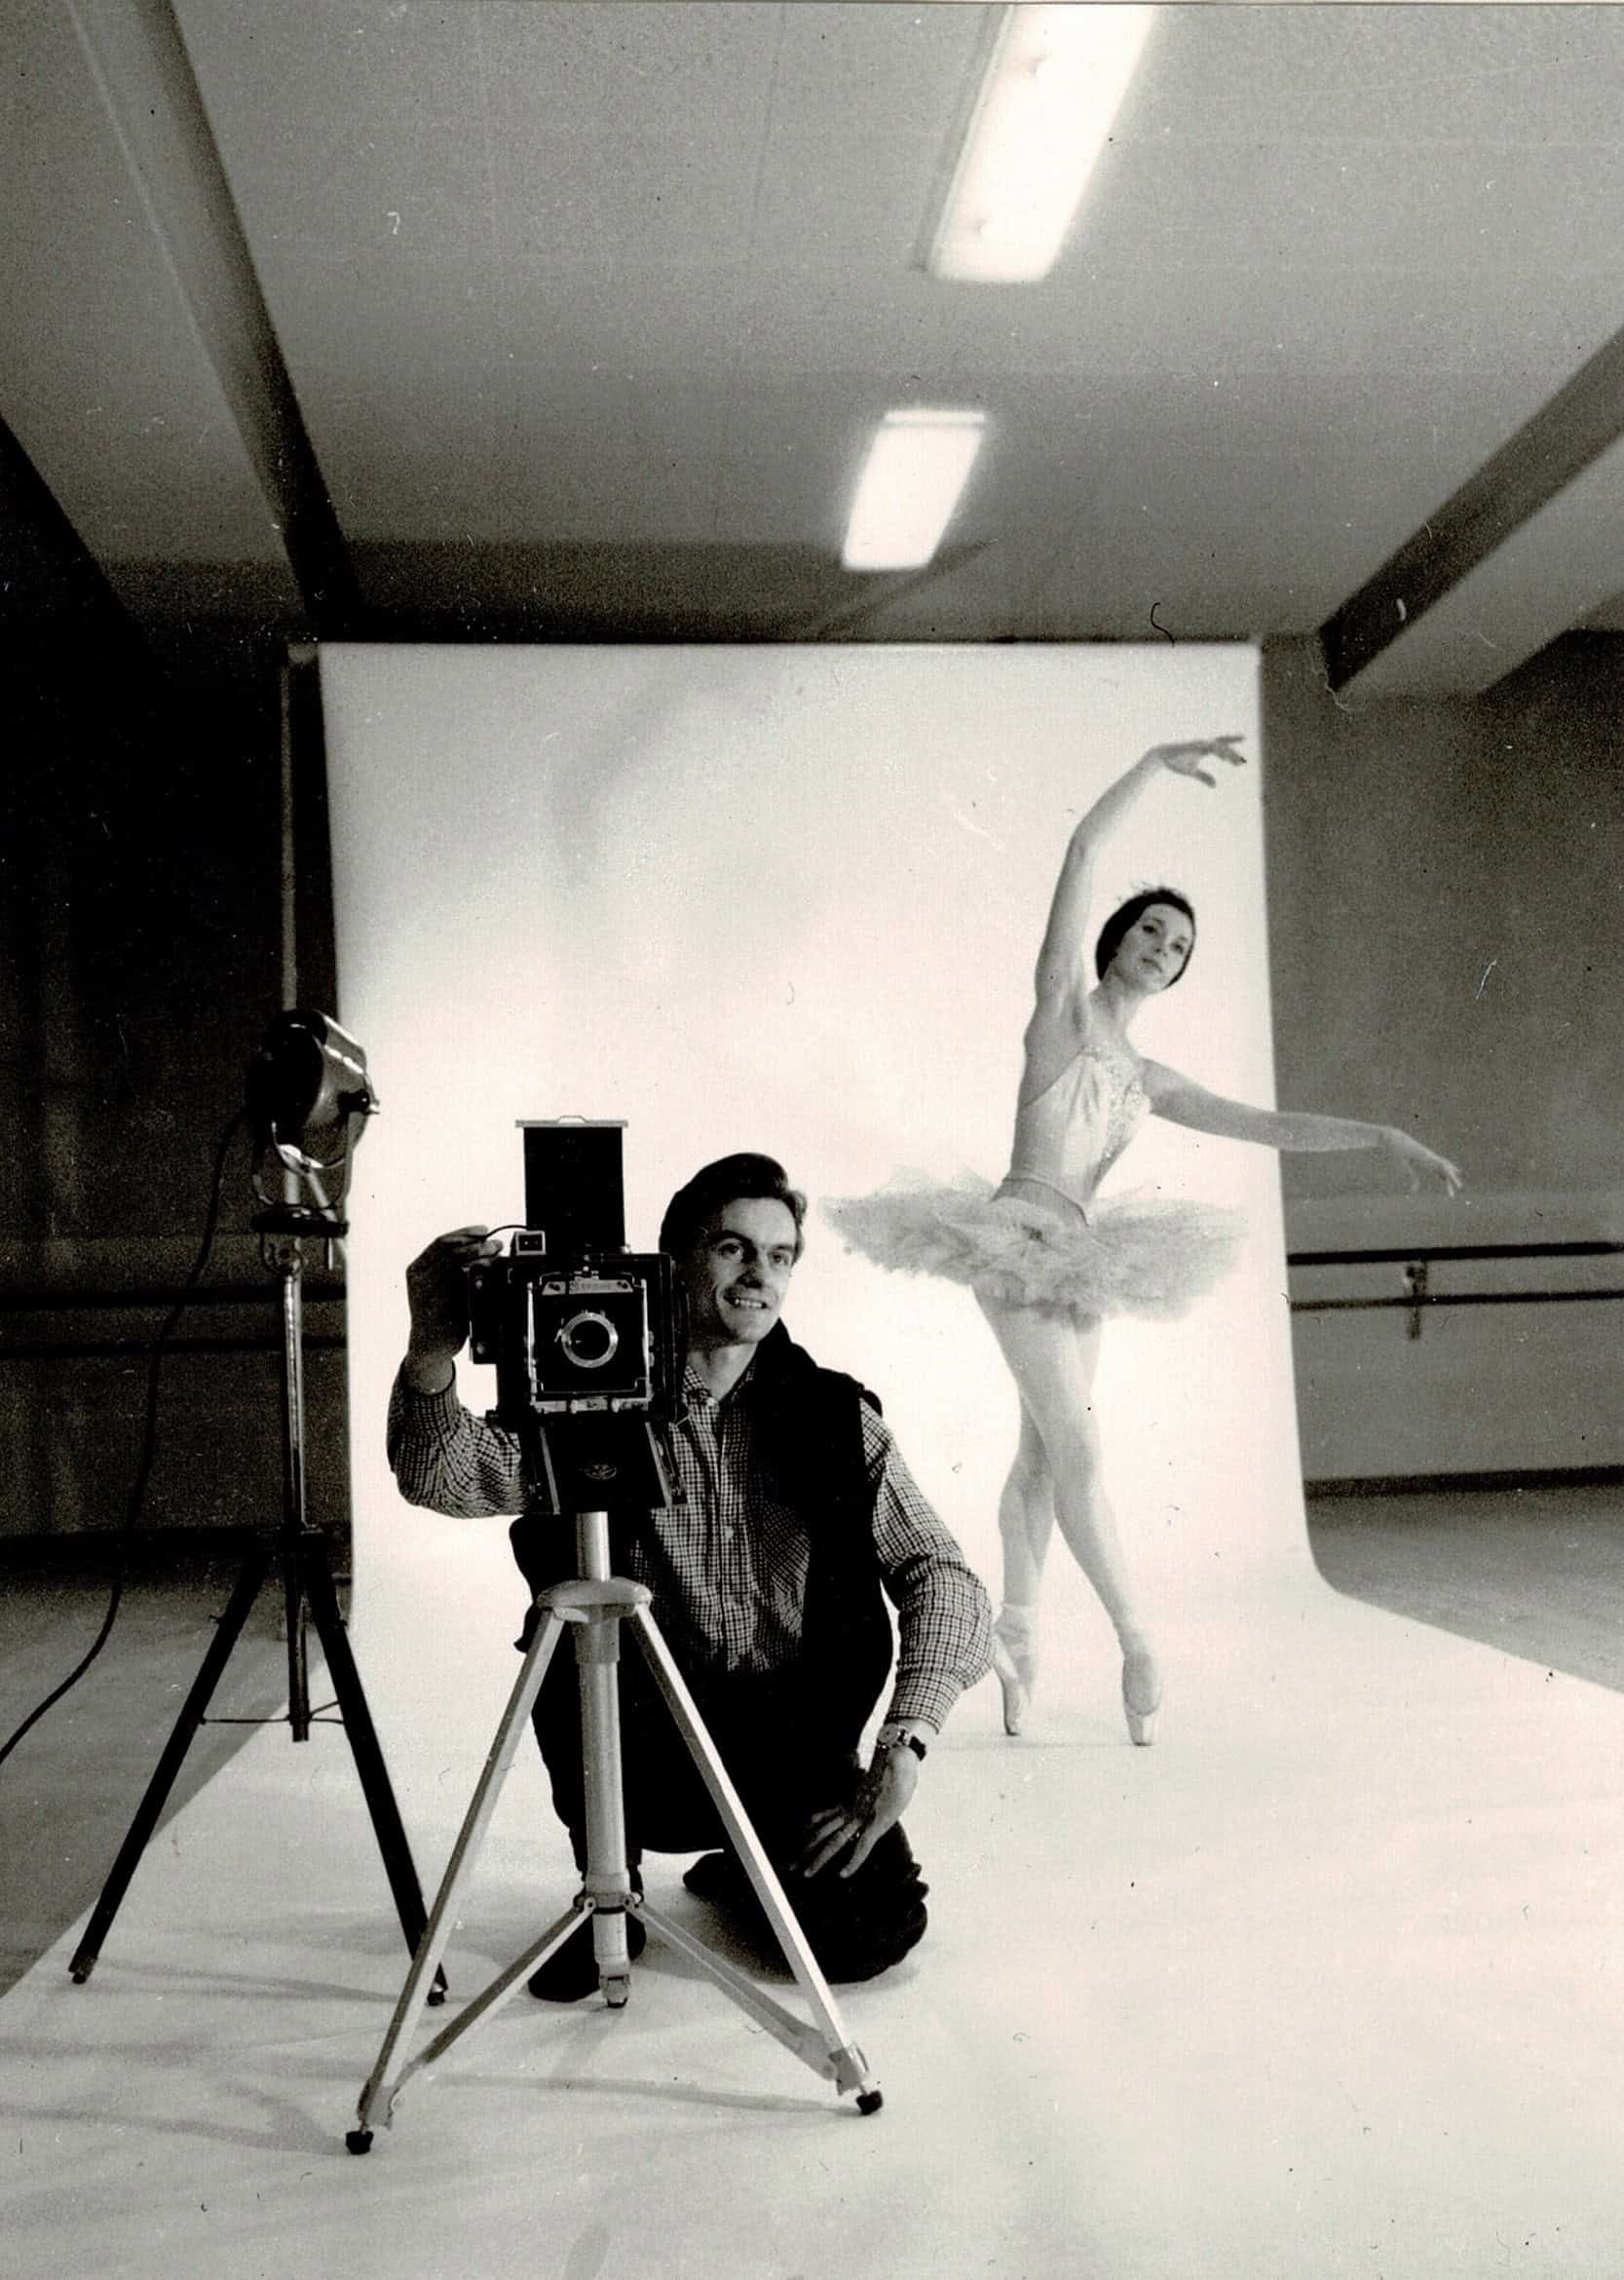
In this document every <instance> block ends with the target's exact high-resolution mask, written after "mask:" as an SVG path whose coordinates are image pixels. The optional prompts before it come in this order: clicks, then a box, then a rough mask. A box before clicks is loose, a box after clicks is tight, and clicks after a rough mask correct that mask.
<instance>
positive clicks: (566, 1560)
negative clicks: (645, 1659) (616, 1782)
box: [509, 1322, 891, 1750]
mask: <svg viewBox="0 0 1624 2280" xmlns="http://www.w3.org/2000/svg"><path fill="white" fill-rule="evenodd" d="M751 1388H752V1390H751V1395H750V1398H751V1399H752V1401H753V1404H754V1416H753V1420H752V1425H753V1432H752V1451H751V1463H752V1468H753V1471H754V1472H755V1475H756V1477H757V1479H758V1480H759V1483H760V1486H761V1489H762V1491H763V1493H764V1494H765V1495H767V1496H768V1497H770V1498H771V1499H772V1500H773V1501H774V1502H777V1503H781V1504H786V1505H788V1506H789V1508H790V1509H791V1510H792V1511H793V1512H795V1514H796V1515H797V1517H798V1518H799V1519H800V1521H801V1523H802V1525H803V1526H804V1528H805V1529H806V1531H807V1535H808V1538H809V1539H810V1541H811V1546H812V1554H811V1560H810V1563H809V1567H808V1574H807V1589H806V1599H805V1603H804V1616H803V1624H802V1652H801V1653H800V1655H799V1656H798V1658H797V1659H796V1661H795V1662H794V1663H793V1664H792V1665H790V1666H789V1667H788V1668H787V1669H785V1670H783V1671H779V1672H775V1673H773V1674H771V1676H764V1677H759V1678H746V1679H741V1680H739V1681H738V1682H737V1687H738V1690H739V1691H740V1692H741V1693H744V1692H749V1693H754V1694H756V1695H759V1696H760V1708H761V1714H762V1715H764V1716H772V1717H774V1719H786V1720H788V1719H797V1718H799V1717H801V1716H802V1715H805V1716H806V1717H807V1718H809V1719H810V1720H812V1722H814V1724H815V1726H816V1728H817V1729H819V1730H820V1731H821V1732H822V1733H824V1734H825V1735H827V1736H828V1737H829V1738H830V1740H838V1742H839V1745H840V1747H841V1748H842V1749H845V1750H854V1749H855V1748H856V1746H857V1742H858V1738H859V1736H860V1734H861V1732H862V1729H863V1726H864V1725H865V1723H866V1722H867V1719H868V1717H869V1715H870V1713H871V1712H872V1710H873V1708H874V1705H875V1703H876V1702H877V1701H878V1699H879V1696H880V1692H881V1690H882V1688H883V1687H884V1686H885V1684H886V1680H887V1677H888V1673H889V1670H890V1661H891V1628H890V1619H889V1616H888V1613H887V1608H886V1599H885V1594H884V1590H883V1587H882V1585H881V1582H880V1565H879V1558H878V1555H877V1553H876V1551H875V1546H874V1498H873V1493H872V1491H871V1489H870V1487H869V1484H868V1475H867V1468H866V1466H865V1464H864V1463H863V1437H862V1404H863V1403H864V1402H865V1401H866V1402H868V1403H869V1405H870V1406H871V1407H872V1408H873V1409H874V1410H875V1411H876V1412H878V1410H879V1407H880V1404H879V1402H878V1401H877V1400H876V1399H875V1397H874V1395H873V1394H872V1393H870V1392H869V1391H868V1390H867V1388H866V1387H862V1386H860V1385H859V1384H858V1383H857V1381H856V1379H855V1378H849V1377H846V1376H845V1375H844V1374H843V1373H842V1372H840V1371H839V1370H826V1369H823V1368H821V1367H820V1366H819V1365H818V1363H816V1362H814V1361H813V1360H812V1356H811V1354H809V1353H808V1352H807V1351H806V1350H805V1349H803V1348H802V1347H799V1346H797V1345H796V1344H795V1342H794V1340H793V1339H792V1338H791V1337H790V1335H789V1333H788V1331H787V1330H785V1328H784V1327H783V1324H782V1323H781V1322H780V1323H775V1324H774V1328H773V1329H772V1330H771V1331H770V1333H769V1334H768V1336H767V1337H766V1338H765V1339H764V1340H763V1341H762V1344H761V1347H760V1348H759V1349H758V1351H757V1353H756V1357H755V1360H754V1362H753V1364H752V1365H751ZM652 1525H653V1521H652V1518H651V1516H649V1515H646V1514H641V1513H638V1514H615V1515H612V1516H611V1518H610V1523H609V1537H610V1550H611V1556H612V1560H613V1563H614V1565H615V1567H616V1569H617V1570H618V1571H623V1569H624V1567H625V1564H626V1551H625V1547H626V1545H627V1544H628V1542H630V1541H631V1540H634V1539H635V1537H636V1536H637V1534H638V1533H639V1532H641V1531H643V1530H646V1529H648V1528H649V1527H651V1526H652ZM509 1533H510V1540H511V1542H512V1546H513V1556H514V1558H515V1559H516V1560H517V1562H518V1565H519V1568H520V1570H521V1571H522V1573H523V1575H524V1577H525V1580H526V1582H528V1583H529V1585H530V1587H531V1589H532V1590H539V1589H541V1588H542V1587H543V1586H544V1585H546V1584H548V1583H554V1582H558V1581H561V1580H562V1579H563V1578H564V1577H567V1576H569V1575H571V1574H573V1572H574V1568H575V1541H574V1533H573V1528H572V1525H571V1523H570V1522H569V1521H568V1520H559V1519H553V1518H548V1517H544V1516H540V1515H532V1514H529V1513H526V1514H525V1515H524V1516H523V1517H521V1518H520V1519H518V1520H515V1521H514V1523H513V1525H512V1527H511V1529H510V1532H509ZM654 1613H655V1616H656V1619H657V1620H658V1619H659V1615H660V1609H659V1606H658V1604H657V1605H656V1607H655V1610H654ZM533 1628H534V1619H533V1617H532V1620H531V1621H530V1622H527V1623H526V1626H525V1633H524V1643H527V1642H528V1639H529V1637H530V1636H531V1633H532V1631H533ZM638 1659H639V1658H637V1657H635V1656H627V1657H626V1658H624V1659H623V1664H622V1669H623V1678H624V1679H625V1680H628V1681H629V1680H630V1679H631V1674H632V1669H633V1666H634V1665H635V1664H636V1663H637V1661H638ZM561 1661H562V1658H558V1660H557V1661H555V1669H557V1668H559V1667H560V1666H561ZM688 1675H689V1674H687V1673H686V1672H685V1673H684V1676H685V1677H686V1676H688ZM551 1676H552V1674H551V1673H549V1679H550V1678H551ZM638 1677H639V1678H641V1677H642V1673H641V1671H640V1670H639V1671H638ZM720 1683H721V1682H715V1681H712V1682H711V1686H712V1689H714V1687H715V1686H716V1685H717V1684H720ZM637 1691H641V1688H638V1689H637ZM726 1691H728V1692H729V1693H730V1694H732V1693H733V1692H734V1691H735V1687H734V1683H733V1682H731V1681H730V1682H727V1683H726ZM711 1706H712V1707H714V1708H717V1709H724V1708H725V1707H726V1705H724V1704H722V1703H721V1702H720V1701H719V1700H718V1701H714V1702H713V1704H712V1705H711ZM700 1707H701V1709H702V1710H703V1709H705V1708H706V1703H705V1699H704V1689H702V1688H701V1690H700Z"/></svg>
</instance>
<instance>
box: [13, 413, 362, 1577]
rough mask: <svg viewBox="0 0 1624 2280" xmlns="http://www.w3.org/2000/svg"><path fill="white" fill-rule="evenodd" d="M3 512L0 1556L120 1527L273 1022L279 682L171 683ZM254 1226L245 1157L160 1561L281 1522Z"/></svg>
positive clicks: (232, 1186) (229, 1199) (22, 489)
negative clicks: (27, 1542)
mask: <svg viewBox="0 0 1624 2280" xmlns="http://www.w3.org/2000/svg"><path fill="white" fill-rule="evenodd" d="M0 493H4V496H3V498H0V506H3V507H4V508H5V509H6V510H7V511H8V514H9V520H8V524H7V540H6V546H7V550H8V558H7V560H6V561H5V563H4V565H3V566H4V568H5V570H6V571H7V573H8V575H7V577H6V579H5V602H4V607H3V609H0V703H3V706H4V712H5V717H6V720H7V724H8V745H9V768H8V771H7V772H6V774H5V775H4V778H3V787H0V936H3V949H4V955H3V960H0V1114H3V1117H4V1128H5V1130H6V1132H7V1134H8V1135H9V1144H8V1146H7V1147H6V1149H5V1151H4V1152H3V1156H0V1430H3V1431H4V1433H5V1437H6V1444H7V1448H8V1458H9V1462H8V1463H7V1465H6V1467H5V1468H4V1471H3V1473H0V1484H3V1485H0V1536H10V1537H18V1536H51V1535H60V1534H69V1533H76V1532H79V1531H84V1530H97V1531H99V1530H108V1529H112V1528H116V1527H117V1526H118V1525H119V1522H120V1520H121V1518H122V1516H123V1512H124V1509H125V1505H126V1501H127V1499H128V1496H129V1492H130V1488H131V1485H132V1479H133V1476H134V1472H135V1467H136V1461H137V1455H138V1450H139V1444H140V1437H141V1420H142V1416H143V1412H144V1405H145V1397H146V1379H147V1366H146V1364H147V1350H148V1349H149V1348H150V1342H151V1340H152V1337H153V1335H154V1334H155V1332H156V1330H157V1328H158V1325H159V1323H160V1322H161V1320H162V1318H163V1315H164V1313H165V1311H167V1307H168V1303H169V1301H170V1298H171V1297H172V1296H173V1295H174V1294H175V1293H176V1292H177V1291H178V1287H179V1285H180V1284H181V1283H182V1281H183V1280H184V1279H185V1276H186V1274H187V1273H188V1271H189V1270H190V1268H191V1267H192V1264H193V1262H194V1260H195V1258H196V1256H197V1254H198V1251H199V1247H200V1244H201V1240H202V1236H203V1233H204V1228H205V1223H206V1218H207V1214H208V1202H209V1195H210V1188H211V1175H212V1170H213V1165H214V1160H215V1157H216V1151H217V1144H218V1141H219V1137H220V1135H221V1133H222V1131H223V1129H224V1127H225V1126H226V1124H227V1123H228V1121H229V1120H230V1119H231V1118H232V1117H233V1116H234V1115H235V1114H236V1112H237V1111H238V1110H239V1109H240V1108H241V1106H242V1105H243V1098H244V1085H245V1070H246V1065H247V1061H248V1057H249V1054H250V1052H251V1051H252V1049H253V1047H254V1046H255V1045H257V1043H258V1042H259V1040H260V1038H261V1037H262V1036H263V1034H264V1031H265V1029H266V1026H267V1024H268V1022H269V1021H270V1020H271V1018H272V1016H273V1015H274V1013H275V1012H276V1010H277V1008H278V1007H279V1004H280V987H281V960H280V933H281V868H282V864H281V789H280V786H281V691H280V686H279V674H278V661H277V659H276V656H275V655H274V654H271V653H264V654H260V655H259V656H257V657H245V656H244V654H243V653H242V652H241V650H237V651H234V653H233V655H232V660H231V669H230V671H229V672H228V673H227V674H226V675H225V676H224V677H222V678H218V679H212V680H209V679H204V678H202V677H201V676H188V675H185V674H177V673H176V672H174V671H173V670H172V669H163V668H161V667H160V666H159V665H158V664H157V663H156V662H155V661H154V659H153V658H152V657H151V656H150V655H149V654H148V652H147V651H146V650H145V649H144V647H143V645H142V643H141V642H140V640H139V639H138V638H137V637H136V636H135V634H134V633H133V630H132V628H131V627H129V625H128V624H127V623H126V622H125V621H124V619H123V618H122V616H121V614H120V613H119V612H118V610H117V608H116V606H115V605H114V604H113V603H112V601H111V599H110V597H109V596H107V595H106V594H105V593H104V592H103V591H101V590H100V589H99V586H98V582H97V581H96V579H95V576H94V571H92V570H90V569H89V567H88V565H86V564H84V563H83V562H82V561H78V560H77V559H76V558H75V555H74V551H73V545H72V541H71V537H70V535H69V534H65V533H64V532H63V531H62V530H61V529H60V528H59V527H57V526H56V525H55V523H54V520H53V513H54V511H53V510H51V509H50V507H49V503H48V502H43V501H42V500H41V499H40V498H39V497H38V495H37V493H35V492H34V491H33V490H32V488H31V487H30V485H29V482H28V477H27V472H26V470H25V469H19V466H18V463H17V462H16V460H15V457H8V456H7V454H6V452H5V451H4V450H3V449H0ZM318 899H319V898H318ZM314 969H315V970H316V971H317V972H318V973H320V972H321V956H320V954H318V956H317V957H316V959H315V961H314ZM326 971H327V973H328V975H329V976H330V954H329V963H328V965H327V968H326ZM329 986H330V982H329ZM253 1207H254V1203H253V1197H252V1196H251V1193H250V1190H249V1185H248V1159H247V1150H246V1146H245V1143H244V1142H243V1141H241V1140H239V1142H238V1143H237V1144H236V1145H235V1147H234V1148H233V1149H232V1151H231V1153H230V1156H229V1158H228V1160H227V1164H226V1170H225V1178H224V1183H223V1188H222V1198H221V1211H220V1221H219V1234H218V1237H217V1240H216V1243H215V1247H214V1252H213V1257H212V1262H211V1264H210V1266H209V1268H208V1272H207V1274H206V1276H205V1278H204V1283H203V1286H202V1289H201V1292H200V1301H199V1303H198V1304H197V1305H195V1306H194V1307H193V1308H191V1309H190V1310H189V1311H188V1312H187V1314H186V1315H185V1316H184V1317H183V1319H182V1321H181V1322H180V1324H179V1326H178V1330H177V1333H176V1337H175V1341H174V1346H173V1349H172V1350H171V1351H170V1354H169V1356H168V1358H167V1360H166V1362H165V1364H164V1368H163V1373H162V1378H161V1409H160V1433H159V1444H158V1448H159V1455H158V1462H157V1464H156V1467H155V1470H154V1473H153V1478H152V1483H151V1488H150V1491H149V1494H148V1498H147V1508H146V1511H145V1514H144V1517H143V1527H144V1528H147V1529H150V1530H153V1531H161V1530H168V1529H195V1528H211V1527H218V1526H222V1525H230V1524H234V1523H244V1522H258V1521H275V1520H276V1519H277V1518H278V1516H279V1514H280V1509H281V1493H282V1491H281V1482H282V1457H281V1447H282V1442H281V1418H282V1400H281V1390H280V1387H281V1376H280V1354H281V1317H280V1307H279V1300H280V1291H279V1285H278V1283H277V1280H276V1278H275V1276H274V1275H273V1274H271V1273H269V1272H268V1271H267V1270H266V1268H265V1267H264V1266H263V1265H262V1263H261V1260H260V1255H259V1245H258V1239H257V1237H256V1236H254V1235H252V1234H251V1233H250V1232H249V1229H248V1219H249V1215H250V1212H251V1210H252V1209H253ZM332 1287H333V1278H331V1277H324V1276H323V1275H322V1274H321V1273H320V1272H319V1271H317V1263H315V1262H313V1272H312V1274H311V1277H310V1285H309V1290H310V1296H309V1301H308V1304H307V1313H308V1316H309V1324H308V1327H309V1351H308V1357H307V1371H308V1380H309V1382H308V1387H307V1398H308V1407H309V1417H310V1451H309V1454H310V1464H311V1489H312V1506H313V1516H315V1517H317V1518H319V1519H322V1520H328V1519H336V1520H342V1519H343V1518H345V1517H346V1514H347V1501H346V1498H345V1494H344V1480H345V1467H344V1463H343V1449H344V1439H343V1352H342V1327H343V1325H342V1307H341V1305H339V1304H338V1303H336V1302H335V1300H333V1299H332V1298H330V1297H323V1296H321V1292H322V1290H323V1289H324V1288H326V1289H330V1288H332Z"/></svg>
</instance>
